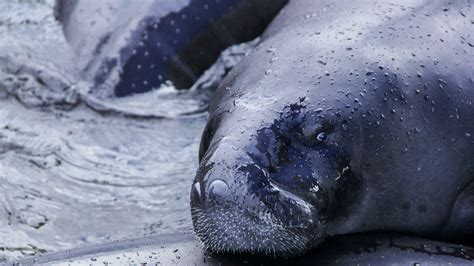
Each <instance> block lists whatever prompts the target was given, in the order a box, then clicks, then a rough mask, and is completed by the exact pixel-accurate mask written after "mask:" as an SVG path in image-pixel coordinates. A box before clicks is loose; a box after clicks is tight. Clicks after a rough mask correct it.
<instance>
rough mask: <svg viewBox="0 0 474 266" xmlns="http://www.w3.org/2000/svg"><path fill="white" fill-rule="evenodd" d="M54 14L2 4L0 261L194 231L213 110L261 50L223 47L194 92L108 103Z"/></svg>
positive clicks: (164, 91)
mask: <svg viewBox="0 0 474 266" xmlns="http://www.w3.org/2000/svg"><path fill="white" fill-rule="evenodd" d="M53 7H54V1H33V0H31V1H17V0H3V1H1V2H0V262H1V261H5V260H8V259H13V258H19V257H22V256H26V255H34V254H39V253H44V252H49V251H55V250H60V249H66V248H73V247H77V246H83V245H87V244H90V243H100V242H105V241H111V240H115V239H122V238H132V237H133V238H136V237H140V236H145V235H149V234H160V233H171V232H176V231H183V230H191V222H190V215H189V202H188V197H189V196H188V193H189V189H190V184H191V182H192V178H193V176H194V172H195V169H196V167H197V163H198V162H197V153H198V146H199V139H200V134H201V131H202V129H203V127H204V124H205V121H206V116H207V114H206V107H207V102H208V100H209V97H210V96H211V95H212V91H213V90H214V89H215V85H216V83H217V82H218V81H219V80H220V79H221V77H222V76H223V74H224V73H225V71H226V70H228V69H229V68H230V67H232V66H233V65H234V64H235V63H236V62H237V61H238V60H239V59H240V58H241V57H242V56H244V55H245V53H246V52H248V51H249V49H250V48H251V46H252V45H253V44H254V43H251V44H243V45H237V46H234V47H231V48H229V49H228V50H226V51H224V52H223V54H222V55H221V57H220V59H219V60H218V61H217V62H216V64H215V65H214V66H212V67H211V68H210V69H209V70H208V71H207V72H206V73H205V74H204V75H203V76H202V77H201V79H200V80H199V81H198V82H197V83H196V84H195V85H194V86H193V88H191V89H190V90H188V91H177V90H175V89H174V88H173V86H172V85H168V86H164V87H162V88H157V89H156V90H155V91H152V92H149V93H146V94H142V95H135V96H130V97H125V98H114V97H100V96H99V95H94V94H93V93H92V91H94V90H93V88H91V86H90V85H89V84H88V83H87V82H86V81H84V80H81V78H79V77H80V75H79V71H78V70H77V69H76V66H75V65H74V60H75V58H74V53H73V52H72V51H71V48H70V47H69V46H68V44H67V42H66V40H65V38H64V36H63V32H62V30H61V26H60V25H59V23H58V22H57V21H56V20H55V18H54V16H53Z"/></svg>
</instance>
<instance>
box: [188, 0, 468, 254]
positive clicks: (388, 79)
mask: <svg viewBox="0 0 474 266" xmlns="http://www.w3.org/2000/svg"><path fill="white" fill-rule="evenodd" d="M473 18H474V9H473V7H472V3H471V1H469V0H460V1H443V0H434V1H428V0H396V1H395V0H385V1H381V0H359V1H349V0H340V1H330V0H318V1H314V0H299V1H290V2H289V3H288V5H287V6H285V7H284V8H283V10H282V11H281V12H280V13H279V14H278V16H277V17H276V18H275V19H274V20H273V21H272V23H271V24H270V26H269V27H268V28H267V29H266V30H265V32H264V33H263V35H262V37H261V43H260V44H259V45H258V46H257V47H256V48H255V49H254V50H253V51H252V53H251V54H249V55H248V56H247V57H245V58H244V59H243V60H242V61H241V62H240V63H239V64H237V66H236V67H235V68H234V69H232V70H231V71H230V72H229V73H228V74H227V76H226V77H225V78H224V80H223V81H222V83H221V84H220V86H219V88H218V90H217V91H216V93H215V95H214V97H213V100H212V102H211V104H210V109H209V120H208V123H207V125H206V128H205V130H204V133H203V135H202V140H201V146H200V151H199V160H200V165H199V168H198V170H197V174H196V177H195V180H194V182H193V184H192V187H191V195H190V199H191V216H192V221H193V226H194V230H195V233H196V234H197V236H198V237H199V238H200V239H201V241H202V242H203V243H204V244H205V246H206V247H207V249H209V250H210V251H213V252H224V253H227V252H230V253H250V254H263V255H273V256H292V255H298V254H303V253H305V252H307V251H308V250H310V249H313V248H315V247H317V246H318V245H320V244H321V243H322V242H323V241H324V240H325V239H326V238H328V237H330V236H336V235H345V234H351V233H364V232H380V231H382V232H399V233H405V234H414V235H418V236H423V237H427V238H432V239H442V240H446V241H452V242H459V243H461V242H462V243H472V239H474V161H473V159H474V122H473V120H472V119H473V117H474V109H473V101H474V35H473V33H474V21H473Z"/></svg>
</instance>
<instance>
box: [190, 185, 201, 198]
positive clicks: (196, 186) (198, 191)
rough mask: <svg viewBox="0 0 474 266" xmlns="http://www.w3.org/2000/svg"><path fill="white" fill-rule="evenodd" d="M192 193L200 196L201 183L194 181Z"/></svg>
mask: <svg viewBox="0 0 474 266" xmlns="http://www.w3.org/2000/svg"><path fill="white" fill-rule="evenodd" d="M192 193H193V194H196V195H197V196H198V197H199V198H200V197H201V185H200V184H199V182H196V183H194V185H193V191H192Z"/></svg>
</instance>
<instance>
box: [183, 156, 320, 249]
mask: <svg viewBox="0 0 474 266" xmlns="http://www.w3.org/2000/svg"><path fill="white" fill-rule="evenodd" d="M221 148H224V147H221ZM221 148H219V149H217V150H216V151H215V152H214V154H213V155H212V156H210V158H206V159H205V160H203V161H202V162H201V166H200V168H199V169H198V172H197V175H196V179H195V182H194V184H193V186H192V191H191V212H192V220H193V225H194V229H195V232H196V234H197V235H198V237H199V238H200V239H201V240H202V242H203V243H204V244H205V245H206V247H207V248H208V249H209V250H211V251H214V252H231V253H251V254H266V255H274V256H288V255H296V254H302V253H304V252H305V251H306V250H308V249H309V248H311V247H312V246H314V245H316V244H318V239H322V238H323V237H322V235H323V231H324V230H323V228H322V223H321V222H320V220H319V218H318V215H317V213H318V212H317V210H315V209H314V207H313V206H312V205H311V204H310V203H308V202H306V201H305V200H303V199H301V198H300V197H298V196H297V195H295V194H292V193H291V192H288V191H286V190H284V189H282V188H280V187H279V186H278V184H275V183H272V181H271V180H270V179H269V178H268V176H267V175H268V173H267V172H266V171H265V170H264V169H261V168H260V167H259V165H258V164H257V163H256V162H254V161H253V160H252V159H251V158H250V157H249V156H246V155H241V154H238V152H236V151H235V152H230V151H229V149H226V151H223V150H221ZM230 154H233V155H234V156H233V158H232V159H230V158H229V156H230ZM223 158H225V159H226V160H222V159H223ZM228 162H231V163H230V165H229V163H228ZM315 239H316V240H315Z"/></svg>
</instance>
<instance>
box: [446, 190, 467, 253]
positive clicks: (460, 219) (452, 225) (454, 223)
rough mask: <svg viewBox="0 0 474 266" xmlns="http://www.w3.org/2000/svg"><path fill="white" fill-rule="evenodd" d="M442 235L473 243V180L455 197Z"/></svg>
mask: <svg viewBox="0 0 474 266" xmlns="http://www.w3.org/2000/svg"><path fill="white" fill-rule="evenodd" d="M443 235H444V237H446V238H453V237H454V238H456V239H460V240H462V241H465V240H467V242H468V244H474V182H472V183H470V184H469V185H468V186H467V187H466V188H465V189H464V190H463V192H462V193H460V194H459V196H458V198H457V199H456V201H455V203H454V205H453V209H452V212H451V217H450V219H449V221H448V223H447V224H446V226H445V228H444V230H443Z"/></svg>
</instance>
